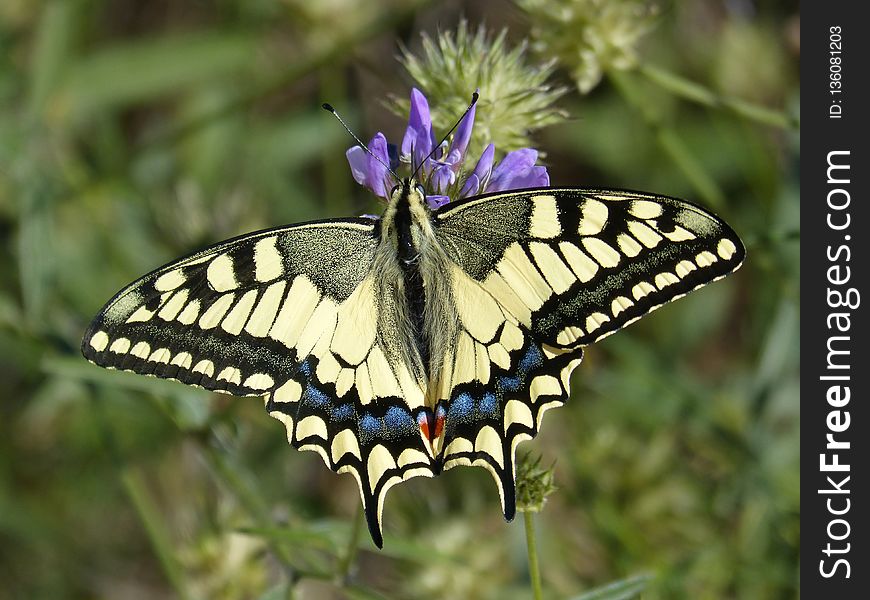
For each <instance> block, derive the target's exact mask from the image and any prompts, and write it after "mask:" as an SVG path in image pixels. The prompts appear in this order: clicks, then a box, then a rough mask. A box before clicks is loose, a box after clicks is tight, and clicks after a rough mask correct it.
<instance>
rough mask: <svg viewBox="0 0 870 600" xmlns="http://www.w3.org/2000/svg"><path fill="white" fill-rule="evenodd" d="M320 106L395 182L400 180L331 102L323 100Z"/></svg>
mask: <svg viewBox="0 0 870 600" xmlns="http://www.w3.org/2000/svg"><path fill="white" fill-rule="evenodd" d="M321 106H322V107H323V110H326V111H329V112H331V113H332V116H333V117H335V118H336V119H338V122H339V123H341V126H342V127H344V130H345V131H347V132H348V133H349V134H350V137H352V138H353V139H355V140H356V143H357V144H359V145H360V146H361V147H362V149H363V150H365V151H366V154H368V155H369V156H371V157H372V158H374V159H375V160H376V161H378V162H379V163H381V164H382V165H384V167H385V168H386V169H387V171H389V172H390V175H392V176H393V177H395V179H396V181H397V182H398V181H401V178H400V177H399V176H398V175H396V172H395V171H394V170H393V169H392V168H391V167H390V165H388V164H387V163H385V162H384V161H383V160H381V157H380V156H378V155H377V154H375V153H374V152H372V151H371V150H369V147H368V146H366V145H365V144H363V143H362V140H361V139H359V138H358V137H357V136H356V134H355V133H354V132H353V131H351V129H350V127H348V126H347V123H345V122H344V119H342V118H341V115H339V114H338V112H337V111H336V110H335V109H334V108H333V107H332V105H331V104H327V103H326V102H324V103H323V104H321Z"/></svg>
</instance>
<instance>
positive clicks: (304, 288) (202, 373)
mask: <svg viewBox="0 0 870 600" xmlns="http://www.w3.org/2000/svg"><path fill="white" fill-rule="evenodd" d="M390 196H391V198H390V201H389V203H388V206H387V208H386V211H385V212H384V214H383V215H382V217H381V218H380V219H375V218H368V217H360V218H348V219H334V220H325V221H315V222H310V223H303V224H300V225H291V226H287V227H279V228H275V229H268V230H265V231H261V232H257V233H252V234H248V235H244V236H241V237H238V238H235V239H232V240H229V241H226V242H222V243H220V244H217V245H214V246H212V247H210V248H206V249H205V250H201V251H199V252H196V253H194V254H191V255H190V256H187V257H185V258H181V259H179V260H176V261H173V262H171V263H169V264H168V265H165V266H163V267H160V268H159V269H157V270H155V271H153V272H152V273H149V274H148V275H145V276H144V277H142V278H141V279H139V280H138V281H135V282H134V283H132V284H130V285H129V286H127V287H126V288H124V289H123V290H121V291H120V292H119V293H118V294H117V295H116V296H115V297H114V298H112V299H111V300H110V301H109V302H108V304H106V306H105V307H104V308H103V310H102V311H100V313H99V315H97V317H96V318H95V319H94V321H93V323H92V324H91V325H90V327H89V329H88V330H87V333H86V334H85V337H84V340H83V343H82V351H83V353H84V355H85V357H86V358H87V359H88V360H90V361H92V362H94V363H96V364H98V365H100V366H104V367H109V368H114V369H122V370H125V371H133V372H136V373H141V374H144V375H153V376H156V377H163V378H167V379H175V380H178V381H180V382H182V383H186V384H190V385H195V386H201V387H203V388H206V389H209V390H214V391H217V392H225V393H229V394H234V395H237V396H260V397H262V398H264V399H265V404H266V409H267V410H268V412H269V414H270V415H272V416H273V417H275V418H276V419H278V420H280V421H281V422H282V423H284V425H285V427H286V429H287V439H288V441H289V442H290V444H292V445H293V446H294V447H296V448H298V449H300V450H313V451H315V452H317V453H318V454H319V455H320V456H321V458H323V461H324V462H325V463H326V465H327V466H328V467H329V468H330V469H332V470H333V471H337V472H339V473H344V472H348V473H351V474H352V475H353V476H354V478H355V479H356V482H357V483H358V484H359V490H360V495H361V497H362V503H363V506H364V509H365V514H366V518H367V522H368V527H369V530H370V532H371V535H372V538H373V540H374V542H375V544H377V545H378V546H379V547H380V546H381V545H382V537H381V512H382V508H383V503H384V497H385V495H386V493H387V490H388V489H389V488H391V487H392V486H394V485H395V484H397V483H400V482H402V481H404V480H407V479H409V478H411V477H417V476H425V477H432V476H435V475H438V474H439V473H441V472H442V471H444V470H446V469H450V468H451V467H455V466H457V465H476V466H481V467H484V468H485V469H487V470H489V471H490V472H491V473H492V475H493V477H494V478H495V481H496V484H497V485H498V490H499V494H500V496H501V504H502V508H503V512H504V516H505V518H506V519H508V520H510V519H512V518H513V516H514V512H515V493H514V458H515V454H516V448H517V445H518V444H519V443H520V442H522V441H524V440H528V439H531V438H533V437H534V436H535V435H536V434H537V432H538V431H539V429H540V427H541V418H542V417H543V414H544V412H545V411H546V410H547V409H549V408H552V407H555V406H559V405H561V404H562V403H563V402H565V400H566V399H567V397H568V393H569V382H570V378H571V373H572V371H573V370H574V369H575V368H576V367H577V365H578V364H579V363H580V360H581V358H582V357H583V349H584V347H586V346H587V345H589V344H591V343H593V342H595V341H597V340H600V339H602V338H603V337H605V336H607V335H609V334H611V333H613V332H614V331H616V330H618V329H621V328H622V327H624V326H626V325H628V324H629V323H631V322H633V321H635V320H637V319H639V318H640V317H642V316H643V315H645V314H647V313H649V312H650V311H652V310H654V309H655V308H657V307H659V306H661V305H663V304H665V303H666V302H670V301H671V300H674V299H676V298H679V297H681V296H683V295H685V294H687V293H689V292H690V291H692V290H694V289H696V288H698V287H700V286H702V285H705V284H707V283H710V282H711V281H714V280H716V279H719V278H721V277H723V276H725V275H726V274H728V273H730V272H732V271H734V270H735V269H736V268H737V267H738V266H739V265H740V263H741V262H742V260H743V257H744V249H743V245H742V244H741V242H740V239H739V238H738V237H737V235H735V233H734V232H733V231H732V230H731V228H729V227H728V225H726V224H725V223H723V222H722V221H721V220H719V219H718V218H716V217H715V216H713V215H711V214H710V213H708V212H706V211H704V210H703V209H701V208H698V207H697V206H693V205H692V204H689V203H687V202H684V201H681V200H676V199H673V198H667V197H663V196H656V195H650V194H643V193H635V192H626V191H616V190H608V189H572V188H542V189H529V190H523V191H512V192H506V193H495V194H488V195H483V196H478V197H474V198H469V199H466V200H460V201H457V202H452V203H449V204H446V205H444V206H443V207H441V208H439V209H437V210H432V209H431V208H430V207H429V206H428V205H427V203H426V201H425V192H424V190H423V188H422V187H421V186H420V185H419V184H418V183H417V181H415V179H413V178H408V179H404V180H402V181H401V182H400V183H399V185H397V186H396V187H395V188H394V189H393V191H392V193H391V194H390Z"/></svg>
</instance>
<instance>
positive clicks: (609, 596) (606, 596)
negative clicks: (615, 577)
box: [573, 575, 652, 600]
mask: <svg viewBox="0 0 870 600" xmlns="http://www.w3.org/2000/svg"><path fill="white" fill-rule="evenodd" d="M650 579H652V575H635V576H634V577H629V578H627V579H621V580H619V581H616V582H614V583H609V584H607V585H605V586H603V587H599V588H595V589H594V590H590V591H588V592H586V593H584V594H580V595H579V596H575V597H574V599H573V600H631V599H632V598H638V597H640V593H641V592H642V591H644V589H646V586H647V583H648V582H649V580H650Z"/></svg>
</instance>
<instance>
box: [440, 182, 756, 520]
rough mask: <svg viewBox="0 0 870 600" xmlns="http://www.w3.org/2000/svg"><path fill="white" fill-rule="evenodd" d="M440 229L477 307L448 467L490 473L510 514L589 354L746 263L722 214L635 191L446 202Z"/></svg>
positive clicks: (466, 338)
mask: <svg viewBox="0 0 870 600" xmlns="http://www.w3.org/2000/svg"><path fill="white" fill-rule="evenodd" d="M436 225H437V229H436V231H437V236H438V238H439V241H440V242H441V245H442V246H443V247H444V249H445V251H446V252H447V254H448V255H449V257H450V258H451V259H452V260H453V261H454V262H455V264H456V265H458V267H459V269H456V270H454V271H453V272H452V273H451V279H452V282H453V288H454V296H455V297H457V298H461V299H462V301H465V302H467V303H468V304H466V305H465V306H464V307H463V308H460V309H459V310H458V315H459V319H460V321H461V333H460V335H459V343H458V344H457V346H456V352H457V355H459V354H461V355H463V356H462V360H459V359H458V358H457V360H455V361H454V362H455V365H456V366H454V369H455V368H462V369H464V370H465V373H463V375H462V376H460V377H457V376H456V375H455V373H452V372H450V370H449V369H446V370H445V373H444V375H443V377H442V381H441V385H440V390H439V393H440V396H441V398H446V399H449V401H448V403H447V406H448V408H447V418H446V422H445V441H444V451H443V457H442V458H443V461H444V468H450V467H451V466H455V465H459V464H477V465H480V466H483V467H485V468H487V469H488V470H489V471H490V472H491V473H492V474H493V476H494V477H495V480H496V482H497V484H498V487H499V492H500V495H501V498H502V505H503V508H504V512H505V517H506V518H511V517H512V516H513V512H514V471H513V469H514V458H515V452H516V446H517V444H519V443H520V442H521V441H524V440H527V439H531V438H532V437H534V436H535V435H536V434H537V432H538V430H539V428H540V424H541V417H542V415H543V413H544V411H545V410H546V409H548V408H551V407H553V406H558V405H560V404H561V403H563V402H564V401H565V400H566V399H567V397H568V394H569V391H570V387H569V386H570V375H571V372H572V371H573V370H574V368H575V367H576V366H577V365H578V364H579V363H580V360H581V359H582V347H583V346H585V345H587V344H590V343H592V342H594V341H596V340H598V339H601V338H602V337H604V336H606V335H608V334H610V333H612V332H614V331H616V330H617V329H619V328H621V327H623V326H625V325H627V324H629V323H631V322H632V321H634V320H636V319H638V318H640V317H641V316H643V315H644V314H646V313H648V312H650V311H651V310H654V309H655V308H657V307H659V306H661V305H662V304H665V303H667V302H669V301H671V300H674V299H675V298H678V297H680V296H682V295H684V294H686V293H688V292H689V291H691V290H693V289H695V288H697V287H700V286H701V285H704V284H706V283H709V282H710V281H713V280H715V279H718V278H720V277H723V276H724V275H726V274H727V273H730V272H731V271H733V270H734V269H736V268H737V267H738V266H739V265H740V262H741V261H742V259H743V255H744V251H743V247H742V244H741V243H740V241H739V239H738V238H737V236H736V235H735V234H734V233H733V232H732V231H731V229H730V228H728V226H727V225H725V224H724V223H723V222H721V221H720V220H719V219H717V218H716V217H714V216H712V215H710V214H709V213H706V212H705V211H703V210H701V209H699V208H697V207H695V206H693V205H691V204H689V203H686V202H682V201H679V200H674V199H671V198H665V197H660V196H652V195H648V194H639V193H634V192H621V191H612V190H578V189H567V190H560V189H552V188H548V189H542V190H528V191H522V192H510V193H505V194H493V195H490V196H484V197H479V198H473V199H469V200H467V201H465V202H459V203H454V204H450V205H447V206H445V207H444V208H443V209H442V210H441V211H439V213H438V215H437V216H436ZM493 332H495V334H493ZM463 348H465V350H463ZM460 365H463V366H460Z"/></svg>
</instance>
